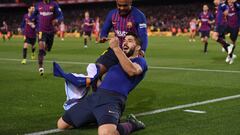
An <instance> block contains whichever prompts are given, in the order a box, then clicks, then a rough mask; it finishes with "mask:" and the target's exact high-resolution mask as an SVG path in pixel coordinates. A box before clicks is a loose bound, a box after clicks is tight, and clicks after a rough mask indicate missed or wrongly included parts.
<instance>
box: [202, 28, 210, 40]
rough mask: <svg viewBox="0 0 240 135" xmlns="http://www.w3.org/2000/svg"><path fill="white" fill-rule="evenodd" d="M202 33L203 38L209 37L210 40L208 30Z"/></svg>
mask: <svg viewBox="0 0 240 135" xmlns="http://www.w3.org/2000/svg"><path fill="white" fill-rule="evenodd" d="M200 33H201V38H205V37H208V38H209V35H210V31H209V30H207V31H200Z"/></svg>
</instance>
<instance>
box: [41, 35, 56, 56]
mask: <svg viewBox="0 0 240 135" xmlns="http://www.w3.org/2000/svg"><path fill="white" fill-rule="evenodd" d="M39 41H43V42H45V44H46V46H47V51H48V52H50V51H51V49H52V46H53V41H54V33H53V32H52V33H47V32H39V33H38V42H39Z"/></svg>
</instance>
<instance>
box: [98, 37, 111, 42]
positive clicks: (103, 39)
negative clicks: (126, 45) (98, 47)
mask: <svg viewBox="0 0 240 135" xmlns="http://www.w3.org/2000/svg"><path fill="white" fill-rule="evenodd" d="M108 40H109V38H106V37H103V38H101V39H100V41H99V43H105V42H107V41H108Z"/></svg>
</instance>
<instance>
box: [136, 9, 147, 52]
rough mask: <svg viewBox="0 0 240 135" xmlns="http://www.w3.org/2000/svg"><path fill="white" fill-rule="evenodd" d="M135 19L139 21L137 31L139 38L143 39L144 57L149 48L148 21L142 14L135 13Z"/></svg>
mask: <svg viewBox="0 0 240 135" xmlns="http://www.w3.org/2000/svg"><path fill="white" fill-rule="evenodd" d="M134 17H136V20H137V30H138V36H139V38H140V39H141V42H142V44H141V49H142V54H141V55H143V56H144V54H145V52H146V50H147V47H148V35H147V20H146V17H145V15H144V14H143V13H142V12H137V13H135V15H134Z"/></svg>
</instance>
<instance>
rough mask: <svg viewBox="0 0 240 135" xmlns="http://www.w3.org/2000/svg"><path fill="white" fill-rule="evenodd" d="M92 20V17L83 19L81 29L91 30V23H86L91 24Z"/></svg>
mask: <svg viewBox="0 0 240 135" xmlns="http://www.w3.org/2000/svg"><path fill="white" fill-rule="evenodd" d="M93 23H94V20H93V19H92V18H88V19H85V18H84V19H83V31H89V32H91V31H92V30H93V25H90V26H89V25H87V24H93Z"/></svg>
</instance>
